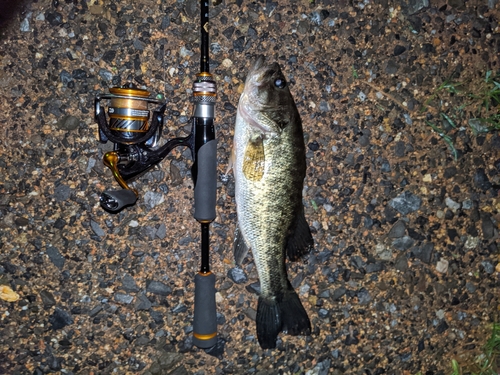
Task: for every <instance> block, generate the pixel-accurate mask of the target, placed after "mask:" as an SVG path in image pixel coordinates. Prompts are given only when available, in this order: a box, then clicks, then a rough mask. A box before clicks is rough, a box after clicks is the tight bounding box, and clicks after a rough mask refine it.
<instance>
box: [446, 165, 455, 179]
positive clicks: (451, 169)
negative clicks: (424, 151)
mask: <svg viewBox="0 0 500 375" xmlns="http://www.w3.org/2000/svg"><path fill="white" fill-rule="evenodd" d="M456 174H457V167H455V166H452V167H447V168H446V169H445V170H444V173H443V177H444V178H446V179H448V178H452V177H453V176H455V175H456Z"/></svg>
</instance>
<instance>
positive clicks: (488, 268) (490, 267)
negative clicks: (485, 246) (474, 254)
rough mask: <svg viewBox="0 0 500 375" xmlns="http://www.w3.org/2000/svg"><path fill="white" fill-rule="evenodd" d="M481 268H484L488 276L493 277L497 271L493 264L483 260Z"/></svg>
mask: <svg viewBox="0 0 500 375" xmlns="http://www.w3.org/2000/svg"><path fill="white" fill-rule="evenodd" d="M481 266H483V269H484V272H486V273H487V274H488V275H491V274H492V273H493V272H494V271H495V267H493V264H491V263H490V262H488V261H487V260H483V261H482V262H481Z"/></svg>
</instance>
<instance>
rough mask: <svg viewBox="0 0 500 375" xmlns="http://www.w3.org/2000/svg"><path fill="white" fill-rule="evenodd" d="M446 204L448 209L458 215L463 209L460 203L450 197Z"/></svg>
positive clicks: (445, 201)
mask: <svg viewBox="0 0 500 375" xmlns="http://www.w3.org/2000/svg"><path fill="white" fill-rule="evenodd" d="M444 203H445V204H446V207H448V208H449V209H450V210H452V211H453V213H456V212H457V211H458V210H459V209H460V207H461V205H460V203H458V202H455V201H454V200H453V199H451V198H450V197H446V198H445V200H444Z"/></svg>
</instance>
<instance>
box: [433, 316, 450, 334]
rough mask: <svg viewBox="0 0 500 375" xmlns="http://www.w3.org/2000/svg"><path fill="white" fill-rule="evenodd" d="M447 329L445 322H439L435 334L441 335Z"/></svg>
mask: <svg viewBox="0 0 500 375" xmlns="http://www.w3.org/2000/svg"><path fill="white" fill-rule="evenodd" d="M448 328H449V326H448V323H446V320H444V319H443V320H441V323H439V325H438V326H437V327H436V331H437V333H443V332H444V331H446V330H447V329H448Z"/></svg>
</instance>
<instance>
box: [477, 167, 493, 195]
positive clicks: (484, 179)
mask: <svg viewBox="0 0 500 375" xmlns="http://www.w3.org/2000/svg"><path fill="white" fill-rule="evenodd" d="M473 181H474V185H475V186H476V187H477V188H478V189H481V190H483V191H486V190H488V189H489V188H491V182H490V180H489V179H488V176H487V175H486V172H485V171H484V168H477V169H476V173H474V177H473Z"/></svg>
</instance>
